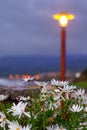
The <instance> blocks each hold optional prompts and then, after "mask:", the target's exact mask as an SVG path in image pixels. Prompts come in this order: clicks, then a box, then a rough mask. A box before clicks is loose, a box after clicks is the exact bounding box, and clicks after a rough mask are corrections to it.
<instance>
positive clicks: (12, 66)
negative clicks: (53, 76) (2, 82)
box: [0, 55, 87, 77]
mask: <svg viewBox="0 0 87 130" xmlns="http://www.w3.org/2000/svg"><path fill="white" fill-rule="evenodd" d="M66 68H67V70H70V71H73V72H77V71H83V70H84V69H85V68H87V55H72V56H67V59H66ZM55 71H60V57H57V56H25V57H24V56H21V57H16V56H15V57H3V58H0V77H3V76H8V75H9V74H20V75H21V74H36V73H41V72H55Z"/></svg>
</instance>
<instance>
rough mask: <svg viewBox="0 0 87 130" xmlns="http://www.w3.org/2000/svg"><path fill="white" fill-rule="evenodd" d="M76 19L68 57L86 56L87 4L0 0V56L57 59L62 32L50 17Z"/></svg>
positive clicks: (71, 27)
mask: <svg viewBox="0 0 87 130" xmlns="http://www.w3.org/2000/svg"><path fill="white" fill-rule="evenodd" d="M62 11H66V12H68V13H72V14H74V15H75V19H74V20H73V21H70V22H69V25H68V27H67V29H66V30H67V41H66V46H67V54H69V55H70V54H87V0H0V56H15V55H18V56H21V55H48V56H49V55H50V56H57V55H60V31H61V28H60V27H59V24H58V22H57V21H55V20H54V19H53V18H52V16H53V14H55V13H60V12H62Z"/></svg>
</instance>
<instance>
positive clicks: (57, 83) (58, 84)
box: [51, 79, 69, 86]
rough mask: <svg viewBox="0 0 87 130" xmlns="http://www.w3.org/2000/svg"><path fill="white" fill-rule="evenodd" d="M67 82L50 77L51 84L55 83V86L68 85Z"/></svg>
mask: <svg viewBox="0 0 87 130" xmlns="http://www.w3.org/2000/svg"><path fill="white" fill-rule="evenodd" d="M68 84H69V82H68V81H59V80H55V79H52V80H51V85H52V86H53V85H55V86H66V85H68Z"/></svg>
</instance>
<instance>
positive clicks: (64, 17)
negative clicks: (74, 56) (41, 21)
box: [53, 12, 74, 81]
mask: <svg viewBox="0 0 87 130" xmlns="http://www.w3.org/2000/svg"><path fill="white" fill-rule="evenodd" d="M53 18H54V19H55V20H57V21H59V25H60V27H61V80H63V81H64V80H65V73H66V67H65V66H66V45H65V44H66V27H67V26H68V21H69V20H73V19H74V15H72V14H68V13H65V12H63V13H60V14H54V15H53Z"/></svg>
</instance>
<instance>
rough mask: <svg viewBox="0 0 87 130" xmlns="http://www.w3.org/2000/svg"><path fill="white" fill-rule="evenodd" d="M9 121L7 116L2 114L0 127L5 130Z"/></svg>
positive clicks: (0, 114) (0, 113)
mask: <svg viewBox="0 0 87 130" xmlns="http://www.w3.org/2000/svg"><path fill="white" fill-rule="evenodd" d="M8 122H9V121H8V120H7V119H6V115H5V114H4V113H2V112H0V126H1V127H2V128H3V129H4V130H5V124H6V123H8Z"/></svg>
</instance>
